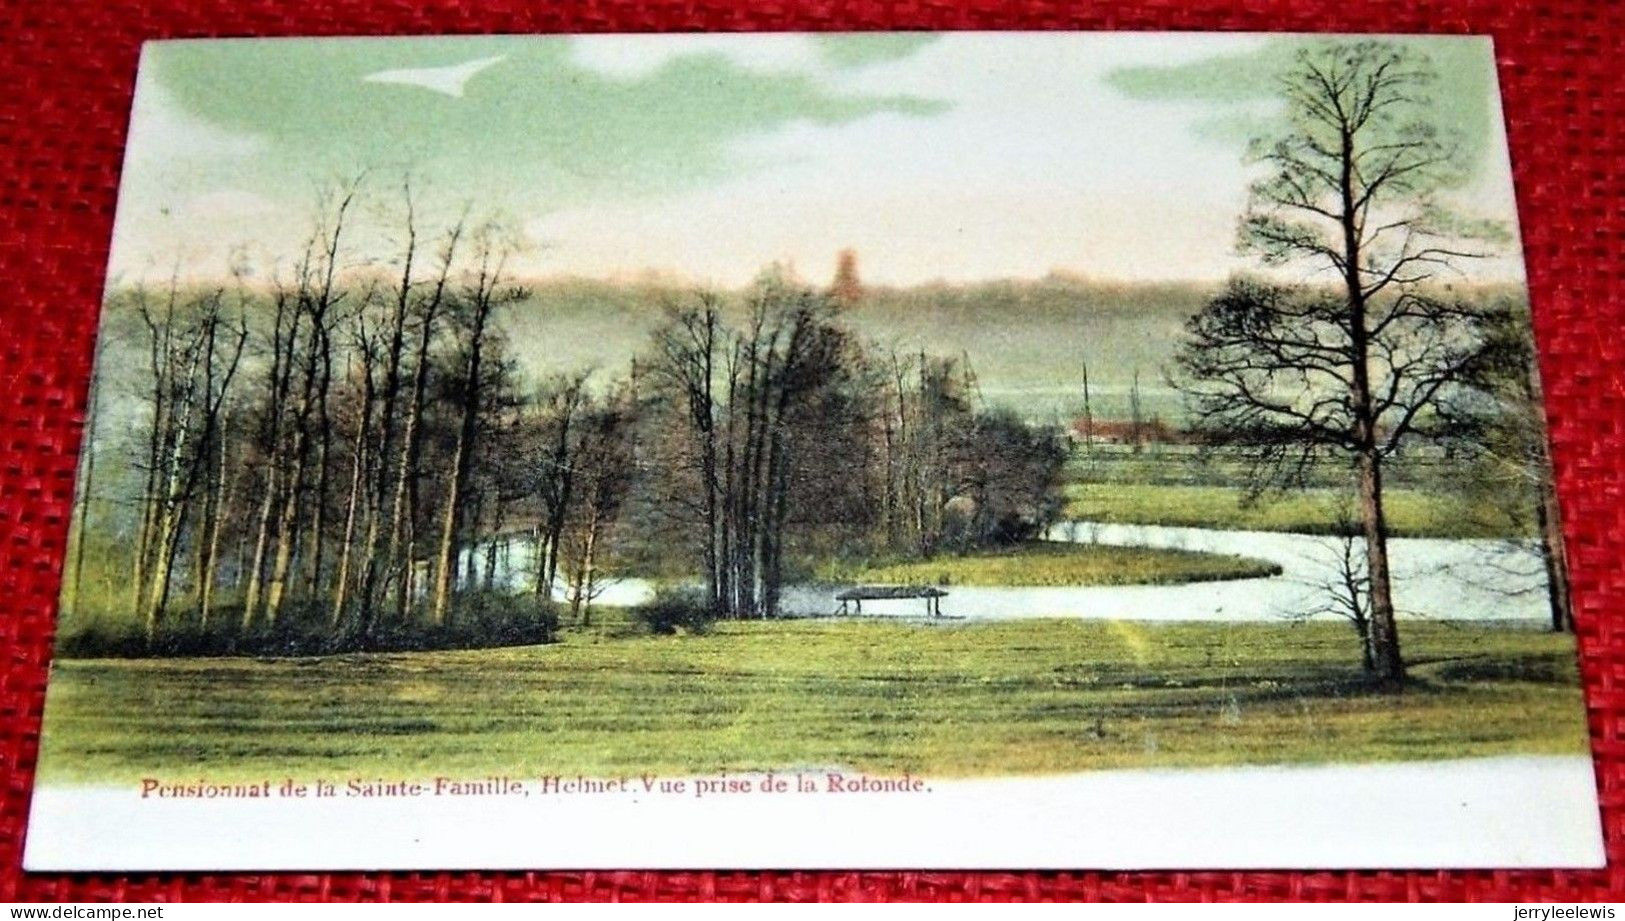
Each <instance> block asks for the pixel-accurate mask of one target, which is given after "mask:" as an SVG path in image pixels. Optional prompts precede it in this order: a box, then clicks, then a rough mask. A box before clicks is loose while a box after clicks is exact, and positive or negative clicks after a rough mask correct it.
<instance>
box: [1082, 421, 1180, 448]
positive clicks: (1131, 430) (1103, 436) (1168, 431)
mask: <svg viewBox="0 0 1625 921" xmlns="http://www.w3.org/2000/svg"><path fill="white" fill-rule="evenodd" d="M1067 434H1068V436H1070V437H1071V439H1072V441H1073V443H1074V444H1086V443H1087V444H1102V445H1132V444H1142V445H1146V444H1165V445H1192V444H1201V443H1202V437H1201V435H1199V434H1198V433H1196V432H1187V431H1182V430H1180V429H1176V428H1173V427H1172V426H1169V425H1167V424H1166V423H1164V422H1163V421H1162V420H1161V419H1150V420H1146V421H1144V422H1138V423H1136V422H1133V421H1124V420H1118V419H1089V418H1087V417H1085V416H1079V417H1077V418H1076V419H1073V420H1072V425H1071V427H1070V428H1069V429H1068V431H1067Z"/></svg>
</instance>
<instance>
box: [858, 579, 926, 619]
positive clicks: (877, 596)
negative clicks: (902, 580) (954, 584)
mask: <svg viewBox="0 0 1625 921" xmlns="http://www.w3.org/2000/svg"><path fill="white" fill-rule="evenodd" d="M947 594H948V593H947V592H946V591H943V590H942V589H940V588H936V587H934V586H930V585H859V586H857V587H856V588H849V589H847V590H846V591H844V592H841V593H840V594H838V595H836V596H835V600H836V601H839V602H840V603H841V609H840V610H839V611H838V612H837V613H839V614H843V615H845V614H854V615H858V616H861V615H862V614H863V603H864V602H865V601H897V600H899V599H904V598H924V599H925V612H926V613H927V614H929V615H931V616H932V617H941V616H942V598H943V596H945V595H947ZM849 606H850V607H849Z"/></svg>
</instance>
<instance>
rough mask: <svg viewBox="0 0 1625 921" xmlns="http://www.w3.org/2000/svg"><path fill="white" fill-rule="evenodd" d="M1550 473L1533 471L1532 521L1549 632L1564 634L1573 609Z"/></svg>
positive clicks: (1570, 624) (1547, 469)
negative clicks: (1548, 608) (1543, 580)
mask: <svg viewBox="0 0 1625 921" xmlns="http://www.w3.org/2000/svg"><path fill="white" fill-rule="evenodd" d="M1542 437H1544V435H1543V436H1542ZM1542 453H1543V454H1544V453H1545V452H1544V451H1542ZM1550 471H1551V468H1550V467H1548V466H1545V465H1542V466H1541V468H1540V470H1539V471H1537V473H1538V475H1539V476H1540V478H1541V480H1540V496H1539V498H1538V499H1537V501H1536V502H1535V521H1536V523H1537V524H1538V525H1539V527H1540V558H1541V562H1542V563H1544V564H1545V567H1546V598H1547V601H1548V603H1549V604H1550V606H1551V610H1552V631H1553V632H1555V633H1566V632H1570V631H1572V630H1573V629H1574V607H1573V601H1572V599H1571V597H1570V595H1569V566H1568V558H1567V557H1568V554H1567V552H1566V551H1565V550H1564V546H1563V520H1562V517H1561V515H1560V514H1559V511H1558V505H1557V489H1556V488H1555V487H1554V486H1553V485H1552V480H1551V473H1550Z"/></svg>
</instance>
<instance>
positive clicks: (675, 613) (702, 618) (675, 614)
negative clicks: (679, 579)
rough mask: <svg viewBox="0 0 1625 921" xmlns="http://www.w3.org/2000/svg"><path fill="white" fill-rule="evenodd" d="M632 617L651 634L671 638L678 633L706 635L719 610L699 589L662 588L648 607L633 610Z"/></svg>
mask: <svg viewBox="0 0 1625 921" xmlns="http://www.w3.org/2000/svg"><path fill="white" fill-rule="evenodd" d="M632 616H633V617H634V618H635V619H636V620H637V621H638V623H640V624H642V625H643V627H644V629H646V630H648V631H649V632H650V633H653V634H657V635H659V636H671V635H672V634H675V633H676V632H677V631H678V630H686V631H687V632H689V633H704V632H705V631H706V629H707V628H709V627H710V625H711V621H713V620H715V619H716V611H714V610H712V608H711V600H710V599H709V598H707V597H706V596H705V593H704V592H703V591H701V590H699V589H696V588H679V589H662V590H661V591H659V592H658V593H656V594H655V597H654V598H653V599H652V600H651V601H649V602H648V603H647V604H641V605H638V606H637V607H635V608H633V609H632Z"/></svg>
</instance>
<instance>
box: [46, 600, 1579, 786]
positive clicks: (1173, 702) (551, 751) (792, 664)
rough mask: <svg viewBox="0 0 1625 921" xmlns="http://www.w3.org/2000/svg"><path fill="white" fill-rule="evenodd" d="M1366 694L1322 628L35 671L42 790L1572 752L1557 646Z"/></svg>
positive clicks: (1471, 647) (987, 628) (1444, 640)
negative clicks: (42, 692)
mask: <svg viewBox="0 0 1625 921" xmlns="http://www.w3.org/2000/svg"><path fill="white" fill-rule="evenodd" d="M1404 639H1405V642H1406V644H1407V645H1406V652H1407V656H1408V657H1409V660H1410V661H1411V662H1412V663H1414V666H1413V673H1414V676H1415V684H1414V685H1413V686H1412V687H1410V688H1409V689H1408V690H1406V691H1405V692H1404V693H1403V694H1399V695H1382V694H1376V693H1372V692H1370V691H1368V690H1366V689H1364V688H1363V686H1362V685H1361V683H1360V681H1359V676H1358V668H1357V666H1355V665H1354V664H1353V663H1354V657H1355V648H1354V642H1353V635H1352V631H1350V630H1349V629H1348V628H1347V626H1346V625H1344V624H1342V623H1326V624H1301V625H1296V626H1293V625H1285V624H1251V625H1219V624H1178V623H1175V624H1164V625H1148V624H1140V623H1128V622H1088V621H1063V620H1032V621H1020V622H1005V623H975V622H959V623H937V624H930V625H927V624H918V623H906V624H905V623H886V622H878V621H873V620H866V621H847V622H834V621H824V620H818V621H775V622H749V623H727V624H721V625H718V626H717V627H716V628H715V629H714V630H713V631H712V632H710V633H707V634H703V635H695V636H678V637H649V636H641V635H634V634H632V633H630V632H627V631H625V630H624V629H620V628H615V627H602V626H601V627H600V628H599V630H598V632H590V633H589V632H578V633H571V634H568V635H567V637H566V640H565V641H564V642H562V643H560V644H557V645H553V646H545V647H522V648H512V649H495V650H481V651H470V652H443V653H417V654H390V655H356V656H340V657H332V658H321V659H302V660H249V659H193V660H94V661H91V660H77V661H75V660H69V661H63V662H60V663H58V664H57V665H56V667H55V671H54V675H53V678H52V683H51V686H50V695H49V701H48V705H47V713H46V725H45V731H44V736H43V746H42V747H43V751H42V754H41V759H40V766H41V767H40V769H41V777H42V780H43V781H44V782H46V783H75V782H77V783H90V782H101V783H111V782H130V781H133V780H135V779H138V778H141V777H146V776H152V777H157V778H160V779H167V780H197V779H199V778H207V779H210V780H230V779H239V780H242V779H250V778H264V777H282V776H287V775H295V776H299V777H304V778H314V777H325V778H340V779H342V778H347V777H379V776H384V777H408V776H424V775H452V776H468V777H476V776H481V775H484V774H487V773H489V772H503V773H511V774H514V775H517V776H527V775H529V776H534V775H536V774H541V773H559V774H575V773H584V774H587V775H597V776H613V775H619V774H623V773H641V772H645V771H648V772H663V773H690V772H694V773H698V772H704V773H711V772H718V771H722V770H728V771H747V770H762V769H790V768H811V767H823V766H842V767H846V768H851V769H858V770H865V771H870V772H882V773H887V772H899V771H903V770H910V771H914V772H921V773H927V774H931V775H940V776H965V775H986V774H998V773H1021V774H1029V773H1030V774H1041V773H1052V772H1064V771H1080V770H1090V769H1098V768H1112V767H1152V766H1169V765H1216V764H1233V763H1280V762H1324V761H1363V760H1393V759H1423V758H1442V757H1458V756H1467V755H1488V754H1501V753H1513V752H1552V753H1580V752H1583V751H1584V750H1585V745H1586V727H1585V724H1584V721H1583V718H1582V717H1583V709H1582V706H1581V698H1580V690H1579V687H1578V682H1577V680H1576V669H1575V664H1574V650H1573V645H1572V640H1571V639H1570V638H1568V637H1564V636H1553V635H1549V634H1545V633H1539V632H1534V631H1528V630H1518V629H1511V628H1497V627H1494V626H1486V625H1474V626H1470V627H1469V626H1453V625H1447V624H1430V623H1416V624H1407V625H1406V626H1405V630H1404Z"/></svg>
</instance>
